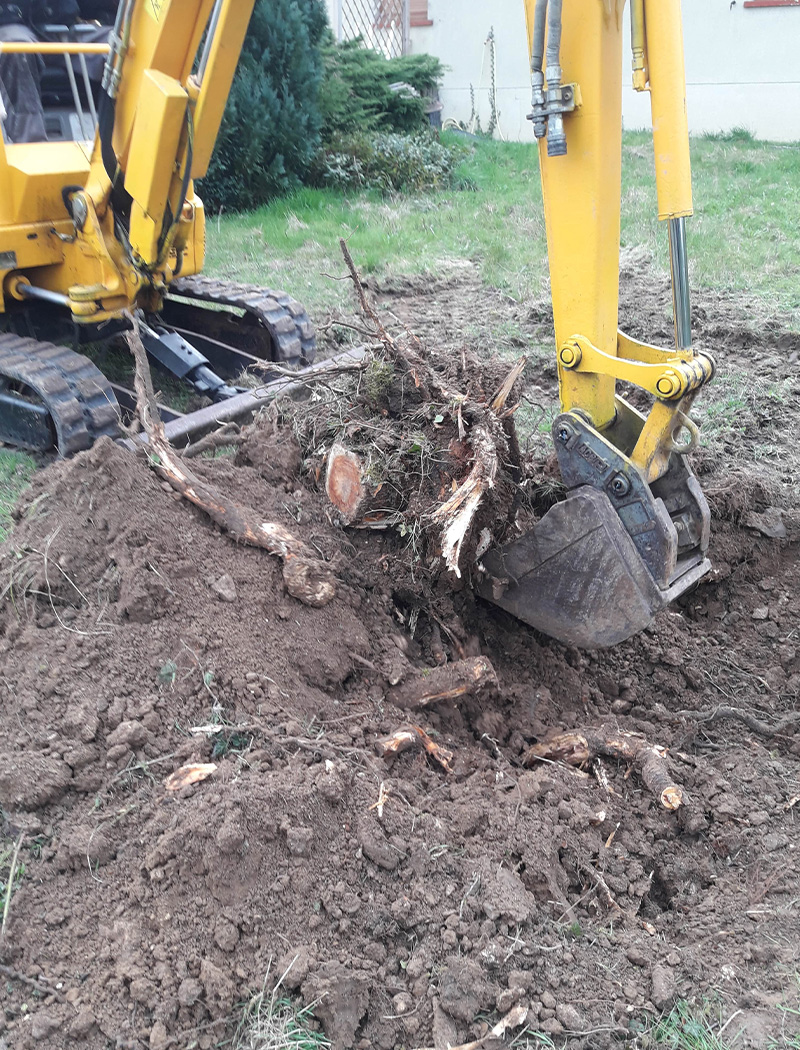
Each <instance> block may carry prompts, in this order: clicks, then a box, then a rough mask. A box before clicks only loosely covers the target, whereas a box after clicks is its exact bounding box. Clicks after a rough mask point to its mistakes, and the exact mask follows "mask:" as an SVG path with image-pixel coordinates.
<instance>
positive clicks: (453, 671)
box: [389, 656, 497, 709]
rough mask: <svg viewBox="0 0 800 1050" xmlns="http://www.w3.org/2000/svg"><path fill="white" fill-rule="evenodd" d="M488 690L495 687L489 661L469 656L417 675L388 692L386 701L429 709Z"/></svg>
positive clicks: (483, 657)
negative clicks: (444, 702) (437, 704)
mask: <svg viewBox="0 0 800 1050" xmlns="http://www.w3.org/2000/svg"><path fill="white" fill-rule="evenodd" d="M490 687H493V688H496V687H497V675H496V673H495V670H494V667H492V664H491V661H490V660H489V659H488V657H486V656H472V657H469V658H468V659H466V660H457V661H455V663H451V664H445V666H444V667H433V668H430V669H426V670H425V671H424V672H418V673H417V674H415V675H414V676H413V677H412V678H408V679H406V680H405V681H404V682H402V683H401V684H400V685H397V686H394V687H393V688H392V689H390V690H389V699H390V700H391V701H392V703H394V704H397V706H398V707H405V708H412V709H413V708H420V707H430V705H431V704H436V703H441V702H442V701H444V700H455V699H457V698H458V697H461V696H470V695H472V694H473V693H477V692H479V691H480V690H482V689H487V688H490Z"/></svg>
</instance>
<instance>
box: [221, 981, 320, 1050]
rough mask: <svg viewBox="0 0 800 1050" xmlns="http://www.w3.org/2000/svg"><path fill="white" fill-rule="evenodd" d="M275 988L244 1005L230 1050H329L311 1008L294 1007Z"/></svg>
mask: <svg viewBox="0 0 800 1050" xmlns="http://www.w3.org/2000/svg"><path fill="white" fill-rule="evenodd" d="M279 987H280V985H278V987H276V988H275V991H273V992H272V994H271V995H268V994H267V993H266V991H262V992H259V993H258V994H257V995H255V996H253V998H252V999H251V1000H250V1001H249V1002H248V1003H247V1004H246V1006H245V1008H244V1010H243V1012H242V1016H241V1019H240V1021H239V1024H238V1026H237V1028H236V1033H235V1035H234V1037H233V1040H232V1041H231V1046H232V1050H330V1046H331V1043H330V1041H329V1040H328V1039H327V1038H326V1037H325V1035H324V1034H323V1032H322V1031H321V1030H320V1027H319V1024H318V1023H317V1022H315V1020H314V1014H313V1011H312V1007H310V1006H305V1007H299V1006H296V1005H295V1004H294V1003H292V1001H291V1000H290V999H289V998H287V997H286V996H281V995H280V994H279V993H278V988H279Z"/></svg>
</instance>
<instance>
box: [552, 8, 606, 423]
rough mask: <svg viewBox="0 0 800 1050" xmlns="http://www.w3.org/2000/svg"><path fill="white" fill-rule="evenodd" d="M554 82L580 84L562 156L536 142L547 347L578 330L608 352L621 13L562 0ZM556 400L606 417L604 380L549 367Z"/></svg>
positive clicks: (602, 418) (559, 343)
mask: <svg viewBox="0 0 800 1050" xmlns="http://www.w3.org/2000/svg"><path fill="white" fill-rule="evenodd" d="M561 65H562V68H563V77H562V83H565V84H568V83H571V82H573V81H575V82H577V83H578V84H579V86H580V92H581V97H582V105H581V106H580V108H578V109H576V110H575V111H574V112H573V113H572V114H567V115H565V117H564V127H565V130H566V135H567V155H566V156H563V157H548V156H547V147H546V145H545V140H544V139H542V140H540V147H539V159H540V166H541V172H542V192H543V196H544V209H545V223H546V227H547V249H548V256H549V261H550V280H551V291H552V298H553V317H554V321H555V329H556V345H557V346H562V345H563V344H564V343H565V342H566V341H567V340H568V339H569V338H570V337H571V336H573V335H576V334H579V335H582V336H585V337H586V338H587V339H589V340H590V341H591V343H592V344H593V345H594V346H596V347H597V348H598V349H599V350H602V351H603V352H604V353H606V354H611V355H616V352H617V309H618V300H619V229H620V197H621V167H622V161H621V158H622V120H621V107H622V19H621V17H620V11H619V9H617V7H616V5H608V6H607V5H606V4H604V3H601V2H600V0H564V9H563V33H562V37H561ZM559 384H560V393H561V403H562V406H563V408H564V409H565V410H567V409H570V408H581V409H583V410H584V411H586V412H587V413H588V414H589V415H590V416H591V419H592V423H593V425H594V426H595V427H603V426H605V425H607V424H608V423H610V422H611V421H612V420H613V419H614V414H615V409H614V380H613V378H610V377H608V376H597V375H588V374H584V375H581V374H579V373H576V372H574V371H572V372H571V371H570V370H569V369H565V368H563V367H562V366H559Z"/></svg>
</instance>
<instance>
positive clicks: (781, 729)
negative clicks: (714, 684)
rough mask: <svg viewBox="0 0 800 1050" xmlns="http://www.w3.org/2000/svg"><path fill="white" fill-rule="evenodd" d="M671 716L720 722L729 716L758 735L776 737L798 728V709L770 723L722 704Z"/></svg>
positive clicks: (679, 712)
mask: <svg viewBox="0 0 800 1050" xmlns="http://www.w3.org/2000/svg"><path fill="white" fill-rule="evenodd" d="M669 716H670V717H671V718H686V719H689V720H690V721H692V722H701V723H702V722H721V721H722V720H723V719H724V718H731V719H733V720H734V721H737V722H743V723H744V724H745V725H746V726H747V728H748V729H752V730H753V732H754V733H758V734H759V735H760V736H766V737H776V736H781V735H782V734H783V733H785V732H787V730H790V729H800V711H793V712H792V713H791V714H789V715H786V717H785V718H781V719H780V721H778V722H775V723H774V724H772V725H770V724H769V723H768V722H762V721H761V719H760V718H756V716H755V715H751V714H750V712H749V711H741V710H740V709H739V708H738V707H727V706H725V705H724V704H722V705H720V706H719V707H715V708H714V710H713V711H670V712H669Z"/></svg>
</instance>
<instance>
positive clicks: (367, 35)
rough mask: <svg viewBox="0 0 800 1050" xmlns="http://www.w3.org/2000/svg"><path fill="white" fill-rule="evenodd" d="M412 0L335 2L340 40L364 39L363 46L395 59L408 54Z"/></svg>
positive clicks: (335, 17)
mask: <svg viewBox="0 0 800 1050" xmlns="http://www.w3.org/2000/svg"><path fill="white" fill-rule="evenodd" d="M409 17H410V0H336V2H335V4H334V29H335V31H336V36H337V38H338V39H339V40H340V41H342V40H354V39H356V37H361V39H362V41H363V43H364V47H372V48H374V49H375V50H376V51H382V52H383V53H384V55H386V57H387V58H396V57H398V56H399V55H404V54H405V53H406V52H407V51H408V29H409Z"/></svg>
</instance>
